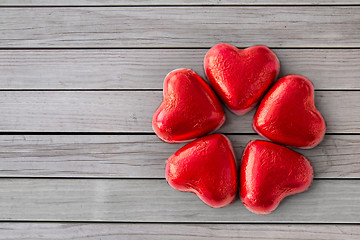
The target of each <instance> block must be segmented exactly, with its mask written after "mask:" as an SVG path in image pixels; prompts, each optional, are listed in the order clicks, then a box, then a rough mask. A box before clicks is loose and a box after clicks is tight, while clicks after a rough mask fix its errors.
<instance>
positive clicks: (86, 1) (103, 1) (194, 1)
mask: <svg viewBox="0 0 360 240" xmlns="http://www.w3.org/2000/svg"><path fill="white" fill-rule="evenodd" d="M358 4H360V1H359V0H346V1H341V0H313V1H310V0H304V1H299V0H297V1H295V0H291V1H288V0H251V1H245V0H176V1H169V0H132V1H126V0H77V1H73V0H51V1H49V0H16V1H14V0H1V1H0V6H137V5H147V6H156V5H175V6H181V5H184V6H189V5H190V6H191V5H218V6H221V5H232V6H233V5H239V6H243V5H245V6H246V5H268V6H273V5H275V6H276V5H289V6H294V5H296V6H301V5H315V6H317V5H358Z"/></svg>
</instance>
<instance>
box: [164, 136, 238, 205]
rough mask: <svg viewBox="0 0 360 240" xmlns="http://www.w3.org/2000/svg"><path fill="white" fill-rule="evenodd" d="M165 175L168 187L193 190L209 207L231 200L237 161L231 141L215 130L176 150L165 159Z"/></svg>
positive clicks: (236, 186) (235, 178)
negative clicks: (211, 133)
mask: <svg viewBox="0 0 360 240" xmlns="http://www.w3.org/2000/svg"><path fill="white" fill-rule="evenodd" d="M165 175H166V180H167V181H168V183H169V184H170V186H172V187H173V188H175V189H177V190H179V191H184V192H193V193H195V194H196V195H197V196H198V197H199V198H200V199H201V200H202V201H203V202H204V203H206V204H207V205H209V206H211V207H213V208H220V207H224V206H226V205H229V204H230V203H232V202H233V201H234V200H235V197H236V193H237V190H238V174H237V164H236V159H235V155H234V152H233V149H232V146H231V143H230V141H229V140H228V139H227V138H226V137H225V136H224V135H222V134H218V133H217V134H213V135H209V136H205V137H202V138H199V139H197V140H195V141H193V142H191V143H189V144H187V145H185V146H184V147H183V148H181V149H179V150H178V151H177V152H176V153H175V154H174V155H172V156H171V157H170V158H169V159H168V160H167V163H166V170H165Z"/></svg>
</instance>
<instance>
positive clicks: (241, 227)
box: [0, 223, 360, 240]
mask: <svg viewBox="0 0 360 240" xmlns="http://www.w3.org/2000/svg"><path fill="white" fill-rule="evenodd" d="M0 231H1V235H0V240H35V239H36V240H41V239H44V240H60V239H76V240H85V239H86V240H99V239H103V240H118V239H119V238H121V239H122V238H124V239H125V238H126V239H131V240H136V239H139V240H150V239H151V240H158V239H159V240H160V239H161V240H162V239H178V240H181V239H186V240H188V239H194V240H205V239H217V240H218V239H234V238H236V239H252V240H270V239H289V240H291V239H293V240H310V239H311V240H320V239H323V240H343V239H349V240H350V239H354V240H355V239H359V238H360V226H358V225H342V224H336V225H335V224H334V225H333V224H331V225H326V224H317V225H311V224H126V223H116V224H115V223H106V224H102V223H0Z"/></svg>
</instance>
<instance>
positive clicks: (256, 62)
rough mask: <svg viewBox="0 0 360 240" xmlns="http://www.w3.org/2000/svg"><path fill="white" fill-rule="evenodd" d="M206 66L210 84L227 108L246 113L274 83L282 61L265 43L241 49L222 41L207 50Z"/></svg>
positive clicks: (237, 112)
mask: <svg viewBox="0 0 360 240" xmlns="http://www.w3.org/2000/svg"><path fill="white" fill-rule="evenodd" d="M204 69H205V73H206V76H207V78H208V79H209V81H210V84H211V86H212V87H213V88H214V89H215V91H216V92H217V94H218V95H219V96H220V98H221V99H222V101H223V102H224V103H225V104H226V105H227V107H228V108H229V109H230V110H231V111H232V112H234V113H236V114H245V113H247V112H248V111H250V110H251V109H252V108H253V107H254V106H255V105H256V104H257V103H258V102H259V101H260V100H261V97H262V96H263V95H264V94H265V92H266V90H267V89H268V88H269V87H270V85H271V84H272V83H273V82H274V80H275V79H276V77H277V75H278V73H279V71H280V63H279V60H278V58H277V57H276V55H275V54H274V53H273V52H272V51H271V50H270V49H269V48H267V47H265V46H253V47H250V48H246V49H243V50H240V49H238V48H236V47H234V46H232V45H230V44H226V43H220V44H217V45H215V46H214V47H212V48H211V49H210V50H209V51H208V52H207V54H206V56H205V59H204Z"/></svg>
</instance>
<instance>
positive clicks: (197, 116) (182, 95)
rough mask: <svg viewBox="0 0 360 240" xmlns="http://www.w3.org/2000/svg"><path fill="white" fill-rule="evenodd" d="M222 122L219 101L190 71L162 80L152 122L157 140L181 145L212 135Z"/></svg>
mask: <svg viewBox="0 0 360 240" xmlns="http://www.w3.org/2000/svg"><path fill="white" fill-rule="evenodd" d="M224 122H225V113H224V110H223V108H222V106H221V103H220V101H219V100H218V98H217V97H216V95H215V93H214V92H213V91H212V90H211V88H210V86H209V85H208V84H207V83H206V82H205V81H204V80H203V79H202V78H201V77H200V76H199V75H197V74H196V73H195V72H194V71H193V70H190V69H177V70H174V71H172V72H170V73H169V74H168V75H167V76H166V77H165V80H164V94H163V102H162V103H161V105H160V107H159V108H158V109H157V110H156V112H155V114H154V116H153V119H152V126H153V130H154V131H155V133H156V135H158V137H159V138H161V139H162V140H163V141H165V142H168V143H175V142H183V141H187V140H191V139H193V138H196V137H199V136H202V135H205V134H207V133H209V132H212V131H215V130H217V129H218V128H220V127H221V125H222V124H223V123H224Z"/></svg>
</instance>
